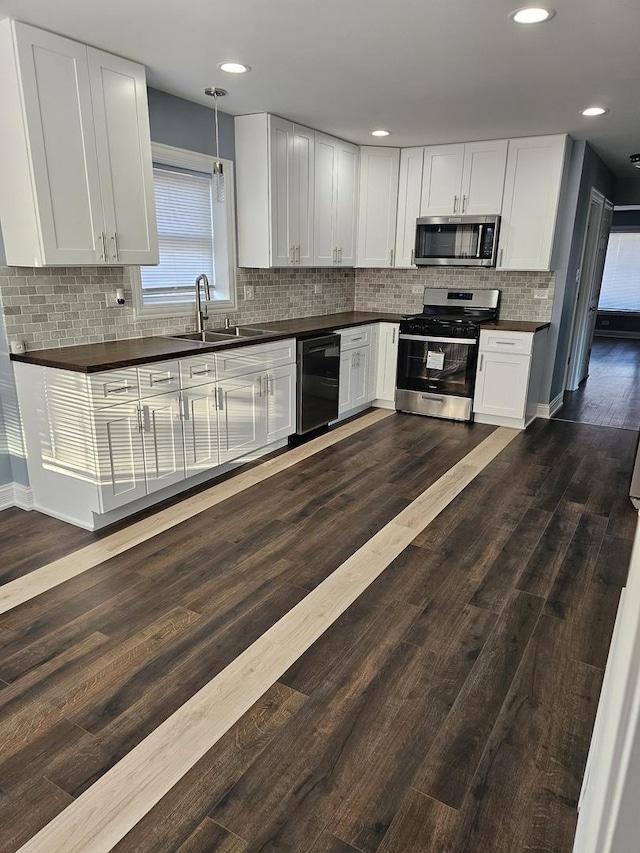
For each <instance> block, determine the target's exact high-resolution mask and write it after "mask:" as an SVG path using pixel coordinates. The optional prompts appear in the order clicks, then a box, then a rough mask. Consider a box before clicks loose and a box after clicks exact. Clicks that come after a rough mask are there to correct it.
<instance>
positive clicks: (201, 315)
mask: <svg viewBox="0 0 640 853" xmlns="http://www.w3.org/2000/svg"><path fill="white" fill-rule="evenodd" d="M203 282H204V298H205V299H209V300H210V299H211V288H210V287H209V279H208V278H207V277H206V275H205V274H204V273H201V274H200V275H199V276H198V278H197V279H196V331H197V332H203V331H204V321H205V320H208V319H209V315H208V314H207V313H206V308H205V310H204V311H203V310H202V298H201V294H200V285H201V284H202V283H203Z"/></svg>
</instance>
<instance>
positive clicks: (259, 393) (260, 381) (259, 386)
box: [258, 376, 262, 397]
mask: <svg viewBox="0 0 640 853" xmlns="http://www.w3.org/2000/svg"><path fill="white" fill-rule="evenodd" d="M258 397H262V376H258Z"/></svg>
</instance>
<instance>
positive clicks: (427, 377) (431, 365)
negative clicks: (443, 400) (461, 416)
mask: <svg viewBox="0 0 640 853" xmlns="http://www.w3.org/2000/svg"><path fill="white" fill-rule="evenodd" d="M476 355H477V344H475V343H473V344H460V343H455V344H451V343H441V342H437V341H411V340H404V339H403V338H402V337H401V338H400V344H399V350H398V377H397V380H398V381H397V384H398V388H401V389H405V390H407V391H437V392H439V393H441V394H454V395H456V396H458V397H472V396H473V385H474V377H475V370H476Z"/></svg>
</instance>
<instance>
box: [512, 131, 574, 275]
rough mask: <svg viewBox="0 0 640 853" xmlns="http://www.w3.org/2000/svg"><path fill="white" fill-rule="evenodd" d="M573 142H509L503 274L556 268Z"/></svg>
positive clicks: (565, 139)
mask: <svg viewBox="0 0 640 853" xmlns="http://www.w3.org/2000/svg"><path fill="white" fill-rule="evenodd" d="M568 147H569V146H568V137H567V136H566V135H565V134H559V135H554V136H534V137H529V138H522V139H512V140H510V142H509V155H508V158H507V174H506V179H505V187H504V202H503V206H502V224H501V227H500V244H499V245H500V249H499V252H498V267H499V268H500V269H520V270H548V269H551V263H552V250H553V240H554V235H555V230H556V219H557V214H558V205H559V202H560V190H561V187H562V177H563V172H564V165H565V158H566V157H567V154H568Z"/></svg>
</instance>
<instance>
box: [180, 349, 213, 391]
mask: <svg viewBox="0 0 640 853" xmlns="http://www.w3.org/2000/svg"><path fill="white" fill-rule="evenodd" d="M215 378H216V357H215V355H214V354H213V353H210V354H209V355H194V356H190V357H189V358H181V359H180V383H181V386H182V388H195V387H196V386H197V385H204V384H205V383H206V382H214V381H215Z"/></svg>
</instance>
